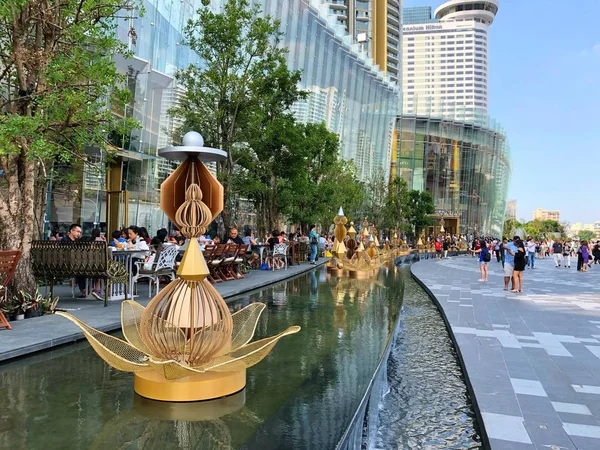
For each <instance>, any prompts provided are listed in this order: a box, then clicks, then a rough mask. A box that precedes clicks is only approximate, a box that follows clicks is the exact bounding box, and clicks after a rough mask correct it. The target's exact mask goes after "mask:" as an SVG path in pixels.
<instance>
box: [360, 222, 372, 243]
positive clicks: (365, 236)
mask: <svg viewBox="0 0 600 450" xmlns="http://www.w3.org/2000/svg"><path fill="white" fill-rule="evenodd" d="M370 234H371V233H369V221H368V220H367V218H366V217H365V220H363V222H362V239H361V240H362V241H363V242H367V241H368V239H369V235H370Z"/></svg>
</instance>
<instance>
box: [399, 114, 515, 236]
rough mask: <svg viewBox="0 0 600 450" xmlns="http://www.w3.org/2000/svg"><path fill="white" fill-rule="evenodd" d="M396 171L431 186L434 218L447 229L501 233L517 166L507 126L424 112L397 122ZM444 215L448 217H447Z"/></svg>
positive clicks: (415, 185) (423, 187) (412, 185)
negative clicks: (442, 117)
mask: <svg viewBox="0 0 600 450" xmlns="http://www.w3.org/2000/svg"><path fill="white" fill-rule="evenodd" d="M395 138H396V141H395V142H394V148H397V169H396V170H397V174H398V176H400V177H402V178H403V179H404V180H406V181H407V182H408V187H409V189H417V190H420V191H426V192H430V193H431V194H432V195H433V198H434V202H435V209H436V212H435V217H434V219H435V222H434V224H433V226H431V227H429V230H427V233H428V234H429V233H437V232H439V230H440V229H441V226H442V225H443V226H444V229H445V230H446V232H448V233H452V234H465V235H470V234H473V235H478V236H501V233H502V228H503V224H504V208H505V203H506V195H507V191H508V185H509V182H510V176H511V172H512V168H511V162H510V149H509V147H508V143H507V141H506V138H505V135H504V132H503V130H501V129H500V128H494V127H490V128H488V127H481V126H478V125H474V124H471V123H464V122H456V121H453V120H443V119H435V118H431V117H427V116H424V117H421V116H402V117H399V118H398V120H397V122H396V133H395ZM442 219H443V222H442Z"/></svg>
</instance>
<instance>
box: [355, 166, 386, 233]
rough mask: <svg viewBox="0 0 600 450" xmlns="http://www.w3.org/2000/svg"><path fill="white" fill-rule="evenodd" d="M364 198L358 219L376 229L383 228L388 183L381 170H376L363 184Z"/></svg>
mask: <svg viewBox="0 0 600 450" xmlns="http://www.w3.org/2000/svg"><path fill="white" fill-rule="evenodd" d="M364 189H365V198H364V201H363V206H362V208H361V217H360V219H361V220H362V219H364V218H367V220H368V221H369V222H370V223H372V224H374V225H375V226H376V227H377V228H378V229H381V228H382V226H383V222H384V218H385V214H386V210H385V207H386V199H387V198H388V193H389V182H388V180H387V178H386V176H385V172H384V170H383V168H381V167H379V168H377V169H376V170H375V171H374V173H373V175H372V176H371V178H370V179H369V180H368V181H367V182H366V183H365V185H364Z"/></svg>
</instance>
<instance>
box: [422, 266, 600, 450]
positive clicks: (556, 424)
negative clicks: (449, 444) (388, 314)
mask: <svg viewBox="0 0 600 450" xmlns="http://www.w3.org/2000/svg"><path fill="white" fill-rule="evenodd" d="M574 265H576V264H573V266H574ZM573 266H572V267H571V268H570V269H568V268H564V267H560V268H556V267H555V266H554V264H553V262H552V260H550V259H544V260H538V261H536V269H535V270H526V271H525V273H524V287H523V291H524V292H523V293H520V294H513V293H510V292H506V291H504V290H503V284H502V283H503V282H502V280H503V278H502V277H503V273H502V267H501V265H500V264H497V263H496V261H495V260H493V261H492V262H491V263H490V277H489V278H490V280H489V282H487V283H482V282H479V281H478V279H479V266H478V262H477V260H476V259H475V258H470V257H468V256H461V257H457V258H452V259H448V260H443V261H439V262H436V261H431V260H429V261H423V262H419V263H417V264H415V265H414V266H412V273H413V275H414V276H415V277H416V278H417V279H418V280H419V281H421V283H422V284H424V285H425V287H426V288H427V289H429V291H430V293H431V294H433V295H434V296H435V298H436V300H437V301H438V303H439V305H440V306H441V309H442V310H443V313H444V315H445V317H446V319H447V321H448V323H449V324H450V326H451V329H452V334H453V338H454V339H455V342H456V343H457V346H458V349H459V353H460V355H461V357H462V360H463V362H464V366H465V369H466V375H467V378H468V383H470V385H471V388H472V390H471V392H473V393H474V396H475V398H474V402H475V403H476V408H477V409H478V411H479V412H480V419H482V420H483V423H484V427H485V431H486V433H487V436H488V438H489V442H490V445H491V448H492V449H493V450H504V449H511V450H513V449H514V450H521V449H523V450H529V449H540V450H541V449H544V450H558V449H579V450H598V449H600V266H594V267H593V268H592V269H590V271H588V272H587V273H580V272H577V271H576V270H575V268H574V267H573Z"/></svg>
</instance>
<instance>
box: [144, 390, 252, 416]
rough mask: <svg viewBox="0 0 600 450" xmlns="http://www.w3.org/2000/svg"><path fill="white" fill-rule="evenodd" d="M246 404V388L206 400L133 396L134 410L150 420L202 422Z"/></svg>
mask: <svg viewBox="0 0 600 450" xmlns="http://www.w3.org/2000/svg"><path fill="white" fill-rule="evenodd" d="M245 404H246V390H245V389H244V390H242V391H240V392H238V393H237V394H233V395H229V396H227V397H221V398H217V399H215V400H207V401H204V402H159V401H156V400H150V399H148V398H144V397H142V396H140V395H135V396H134V398H133V411H135V412H136V413H137V414H139V415H140V416H143V417H146V418H148V419H150V420H169V421H173V420H183V421H185V422H201V421H203V420H216V419H220V418H221V417H223V416H226V415H228V414H232V413H234V412H236V411H239V410H240V409H242V408H243V407H244V405H245Z"/></svg>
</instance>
